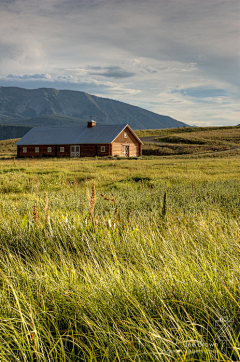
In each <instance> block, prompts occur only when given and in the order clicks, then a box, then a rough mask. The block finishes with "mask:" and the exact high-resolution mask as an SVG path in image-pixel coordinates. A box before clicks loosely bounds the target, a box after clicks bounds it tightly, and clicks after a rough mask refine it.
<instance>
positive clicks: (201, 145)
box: [136, 126, 240, 156]
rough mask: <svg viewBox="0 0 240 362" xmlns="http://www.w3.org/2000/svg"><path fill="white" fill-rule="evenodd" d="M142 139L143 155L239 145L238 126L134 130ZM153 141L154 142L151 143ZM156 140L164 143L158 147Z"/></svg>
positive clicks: (219, 149)
mask: <svg viewBox="0 0 240 362" xmlns="http://www.w3.org/2000/svg"><path fill="white" fill-rule="evenodd" d="M136 133H137V135H138V136H139V137H151V138H152V141H146V140H144V141H145V142H144V143H145V144H144V146H143V154H144V155H154V154H155V155H159V156H163V155H165V156H167V155H183V154H204V153H212V152H221V151H227V150H230V149H232V148H235V147H240V127H239V126H235V127H183V128H170V129H159V130H142V131H136ZM154 141H155V143H153V142H154ZM156 141H157V142H160V143H166V144H163V146H161V148H159V144H158V145H157V144H156Z"/></svg>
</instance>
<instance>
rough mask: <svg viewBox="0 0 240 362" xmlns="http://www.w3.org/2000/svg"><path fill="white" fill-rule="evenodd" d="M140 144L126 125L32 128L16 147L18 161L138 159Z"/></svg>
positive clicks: (91, 122)
mask: <svg viewBox="0 0 240 362" xmlns="http://www.w3.org/2000/svg"><path fill="white" fill-rule="evenodd" d="M142 144H143V143H142V141H141V140H140V139H139V138H138V136H137V135H136V134H135V133H134V131H133V130H132V129H131V127H130V126H129V125H128V124H116V125H106V126H97V125H96V122H95V121H89V122H88V124H87V125H86V127H83V126H79V127H36V128H32V129H31V130H30V131H29V132H28V133H27V134H25V136H23V137H22V138H21V139H20V140H19V141H18V142H17V143H16V145H17V155H18V157H44V156H52V157H63V156H65V157H86V156H120V157H136V156H141V155H142Z"/></svg>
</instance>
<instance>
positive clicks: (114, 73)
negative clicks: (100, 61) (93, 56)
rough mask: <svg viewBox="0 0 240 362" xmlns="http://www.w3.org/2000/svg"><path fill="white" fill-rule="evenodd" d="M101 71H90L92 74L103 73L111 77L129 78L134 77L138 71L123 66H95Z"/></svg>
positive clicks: (102, 74) (104, 75)
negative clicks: (134, 71)
mask: <svg viewBox="0 0 240 362" xmlns="http://www.w3.org/2000/svg"><path fill="white" fill-rule="evenodd" d="M93 68H94V69H96V70H99V72H90V73H89V74H90V75H101V76H103V77H109V78H129V77H133V76H134V75H135V74H136V73H133V72H128V71H126V70H124V69H122V68H121V67H117V66H115V67H93Z"/></svg>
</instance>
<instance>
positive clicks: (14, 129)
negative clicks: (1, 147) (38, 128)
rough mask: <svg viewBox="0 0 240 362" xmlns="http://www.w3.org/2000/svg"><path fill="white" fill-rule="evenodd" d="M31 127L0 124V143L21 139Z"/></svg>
mask: <svg viewBox="0 0 240 362" xmlns="http://www.w3.org/2000/svg"><path fill="white" fill-rule="evenodd" d="M30 129H32V127H25V126H6V125H4V124H0V141H2V140H8V139H11V138H22V137H23V136H24V135H25V134H26V133H27V132H28V131H30Z"/></svg>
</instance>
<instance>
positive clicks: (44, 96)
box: [0, 87, 187, 129]
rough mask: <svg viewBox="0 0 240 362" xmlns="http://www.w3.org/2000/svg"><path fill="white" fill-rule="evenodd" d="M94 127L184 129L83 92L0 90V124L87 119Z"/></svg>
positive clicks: (53, 123) (67, 123)
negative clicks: (120, 124)
mask: <svg viewBox="0 0 240 362" xmlns="http://www.w3.org/2000/svg"><path fill="white" fill-rule="evenodd" d="M90 116H92V117H93V119H94V120H95V121H96V122H97V123H98V124H117V123H128V124H129V125H130V126H131V127H132V128H133V129H158V128H172V127H174V128H176V127H183V126H187V125H186V123H183V122H179V121H177V120H175V119H173V118H171V117H168V116H161V115H159V114H156V113H153V112H150V111H147V110H145V109H143V108H140V107H136V106H132V105H130V104H127V103H123V102H119V101H115V100H112V99H107V98H100V97H97V96H94V95H90V94H87V93H84V92H78V91H69V90H56V89H53V88H40V89H31V90H30V89H24V88H17V87H0V123H2V124H8V125H22V126H34V127H41V126H45V125H48V126H57V125H60V126H71V125H81V124H82V123H83V122H84V123H86V120H89V117H90Z"/></svg>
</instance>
